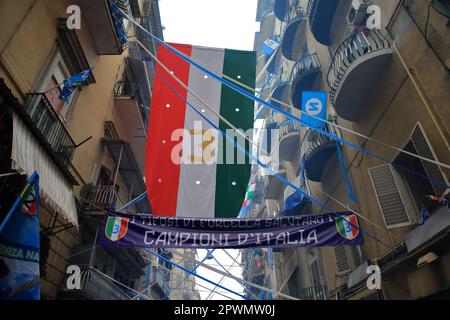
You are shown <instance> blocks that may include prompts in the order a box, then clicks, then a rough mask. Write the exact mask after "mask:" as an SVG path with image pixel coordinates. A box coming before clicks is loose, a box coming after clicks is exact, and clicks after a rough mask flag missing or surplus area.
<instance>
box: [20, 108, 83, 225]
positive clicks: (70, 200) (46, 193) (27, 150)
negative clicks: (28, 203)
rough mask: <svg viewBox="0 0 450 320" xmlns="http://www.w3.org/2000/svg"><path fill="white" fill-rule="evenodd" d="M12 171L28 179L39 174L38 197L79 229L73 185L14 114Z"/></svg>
mask: <svg viewBox="0 0 450 320" xmlns="http://www.w3.org/2000/svg"><path fill="white" fill-rule="evenodd" d="M11 159H12V169H14V170H17V171H19V172H21V173H25V174H27V176H30V175H31V174H32V173H33V172H34V171H36V172H37V173H38V174H39V194H40V196H41V197H42V198H43V199H44V201H45V202H46V203H47V204H48V205H49V207H50V208H51V209H52V210H54V211H55V212H58V213H59V214H61V215H62V216H63V217H64V218H65V219H67V221H68V222H70V223H72V224H73V225H75V226H76V227H77V228H78V216H77V210H76V206H75V198H74V194H73V190H72V185H71V184H70V183H69V181H67V179H66V178H65V177H64V175H63V174H62V173H61V171H60V170H59V169H58V167H57V166H56V165H55V163H54V162H53V160H52V159H51V158H50V156H49V155H48V154H47V152H45V150H44V148H43V147H42V146H41V145H40V144H39V142H38V141H37V140H36V138H35V137H34V136H33V134H32V133H31V132H30V131H29V130H28V129H27V127H26V126H25V124H24V123H23V122H22V120H20V118H19V116H18V115H17V114H16V113H15V112H13V142H12V152H11Z"/></svg>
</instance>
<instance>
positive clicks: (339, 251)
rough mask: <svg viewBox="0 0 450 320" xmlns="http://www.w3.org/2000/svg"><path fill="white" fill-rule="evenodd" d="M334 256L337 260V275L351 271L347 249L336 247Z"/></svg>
mask: <svg viewBox="0 0 450 320" xmlns="http://www.w3.org/2000/svg"><path fill="white" fill-rule="evenodd" d="M334 256H335V258H336V267H337V273H345V272H348V271H350V263H349V261H348V256H347V251H346V250H345V247H334Z"/></svg>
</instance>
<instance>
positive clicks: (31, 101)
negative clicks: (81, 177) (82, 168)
mask: <svg viewBox="0 0 450 320" xmlns="http://www.w3.org/2000/svg"><path fill="white" fill-rule="evenodd" d="M24 108H25V111H26V112H27V114H28V115H29V116H30V118H31V120H32V121H33V123H34V124H35V125H36V127H37V129H38V130H39V132H40V133H41V134H42V137H43V139H44V140H45V142H46V143H48V145H49V146H50V148H51V149H52V150H53V152H54V153H55V156H56V158H57V159H58V161H59V162H60V164H61V165H63V166H64V167H65V168H68V167H69V165H70V162H71V161H72V158H73V154H74V152H75V149H76V144H75V142H74V141H73V139H72V137H71V136H70V134H69V132H68V131H67V129H66V127H65V125H64V123H63V122H62V121H61V119H60V118H59V115H58V114H57V113H56V111H55V109H53V107H52V105H51V103H50V101H48V99H47V97H46V96H45V94H43V93H30V94H28V95H27V98H26V100H25V104H24Z"/></svg>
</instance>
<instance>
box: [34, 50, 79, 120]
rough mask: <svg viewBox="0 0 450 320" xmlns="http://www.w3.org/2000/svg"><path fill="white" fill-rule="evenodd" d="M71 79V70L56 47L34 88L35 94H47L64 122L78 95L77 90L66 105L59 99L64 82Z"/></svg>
mask: <svg viewBox="0 0 450 320" xmlns="http://www.w3.org/2000/svg"><path fill="white" fill-rule="evenodd" d="M69 77H70V72H69V69H68V68H67V65H66V63H65V62H64V60H63V57H62V56H61V53H60V52H59V50H58V48H57V47H55V48H54V49H53V52H52V53H51V54H50V58H49V59H48V61H47V63H46V64H45V65H44V66H43V68H42V71H41V74H40V76H39V78H38V81H37V82H36V84H35V86H34V88H33V89H34V91H35V92H41V93H43V92H45V97H46V98H47V100H48V102H49V103H50V104H51V106H52V108H53V110H55V112H56V114H57V115H58V116H59V117H60V118H61V119H63V120H66V119H67V117H68V114H69V110H70V108H71V105H72V102H73V100H74V97H75V96H76V94H77V90H76V89H74V91H73V93H72V95H71V97H70V100H69V103H65V102H64V101H62V100H60V99H59V95H60V93H61V91H62V89H63V81H64V80H66V79H68V78H69Z"/></svg>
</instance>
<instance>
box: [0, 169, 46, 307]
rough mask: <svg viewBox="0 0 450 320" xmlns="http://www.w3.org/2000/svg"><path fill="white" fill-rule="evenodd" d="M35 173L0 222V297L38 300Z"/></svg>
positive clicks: (38, 231) (37, 188) (36, 189)
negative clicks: (0, 222)
mask: <svg viewBox="0 0 450 320" xmlns="http://www.w3.org/2000/svg"><path fill="white" fill-rule="evenodd" d="M38 181H39V176H38V174H37V173H36V172H34V173H33V174H32V175H31V177H30V179H29V180H28V184H27V185H26V187H25V189H24V190H23V192H22V194H21V195H20V196H19V197H18V198H17V200H16V201H15V202H14V205H13V207H12V208H11V210H10V211H9V213H8V215H7V216H6V218H5V220H4V221H3V222H2V224H1V225H0V300H39V299H40V286H39V234H40V225H39V206H38V203H39V196H38V195H39V186H38Z"/></svg>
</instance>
